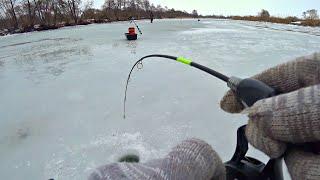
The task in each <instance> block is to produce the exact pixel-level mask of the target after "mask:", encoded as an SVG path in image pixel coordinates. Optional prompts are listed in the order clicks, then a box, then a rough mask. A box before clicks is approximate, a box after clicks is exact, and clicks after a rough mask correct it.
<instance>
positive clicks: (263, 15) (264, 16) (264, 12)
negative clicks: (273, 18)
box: [258, 9, 270, 20]
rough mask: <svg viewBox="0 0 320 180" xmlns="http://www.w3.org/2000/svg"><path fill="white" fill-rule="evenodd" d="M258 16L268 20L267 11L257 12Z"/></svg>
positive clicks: (268, 14)
mask: <svg viewBox="0 0 320 180" xmlns="http://www.w3.org/2000/svg"><path fill="white" fill-rule="evenodd" d="M258 16H259V17H260V18H261V19H263V20H267V19H269V18H270V13H269V11H267V10H265V9H262V10H261V12H259V15H258Z"/></svg>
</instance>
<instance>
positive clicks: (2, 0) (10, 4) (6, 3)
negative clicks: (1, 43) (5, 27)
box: [0, 0, 19, 29]
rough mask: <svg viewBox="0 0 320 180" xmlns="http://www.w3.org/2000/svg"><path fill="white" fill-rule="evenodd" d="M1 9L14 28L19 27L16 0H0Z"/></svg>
mask: <svg viewBox="0 0 320 180" xmlns="http://www.w3.org/2000/svg"><path fill="white" fill-rule="evenodd" d="M0 6H1V9H3V10H4V11H5V14H6V15H7V17H8V19H11V20H12V22H11V24H12V25H13V28H14V29H17V28H18V27H19V24H18V18H17V14H16V10H15V8H16V0H0Z"/></svg>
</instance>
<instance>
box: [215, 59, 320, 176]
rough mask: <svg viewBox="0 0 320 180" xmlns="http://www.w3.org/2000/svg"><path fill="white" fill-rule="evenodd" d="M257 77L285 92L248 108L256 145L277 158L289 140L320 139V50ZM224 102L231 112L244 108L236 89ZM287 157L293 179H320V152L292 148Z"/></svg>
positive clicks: (249, 131)
mask: <svg viewBox="0 0 320 180" xmlns="http://www.w3.org/2000/svg"><path fill="white" fill-rule="evenodd" d="M253 78H255V79H258V80H260V81H262V82H264V83H266V84H267V85H269V86H270V87H272V88H275V89H276V90H277V91H279V92H281V95H279V96H275V97H271V98H268V99H264V100H260V101H258V102H256V103H255V104H254V105H253V106H252V107H251V108H249V109H248V110H246V112H249V122H248V125H247V128H246V136H247V138H248V141H249V142H250V143H251V144H252V145H253V146H254V147H256V148H258V149H259V150H261V151H263V152H264V153H266V154H267V155H268V156H270V157H271V158H276V157H280V156H281V155H283V154H284V153H285V151H286V150H287V144H288V143H291V144H298V143H307V142H317V141H320V53H317V54H313V55H311V56H307V57H301V58H298V59H296V60H294V61H291V62H288V63H285V64H281V65H278V66H276V67H274V68H271V69H268V70H266V71H264V72H262V73H260V74H258V75H256V76H254V77H253ZM220 105H221V108H222V109H223V110H225V111H227V112H230V113H238V112H241V111H242V110H243V106H242V104H241V103H240V102H238V100H237V99H236V97H235V95H234V93H233V92H232V91H228V92H227V93H226V95H225V96H224V97H223V99H222V101H221V104H220ZM285 161H286V164H287V167H288V170H289V172H290V174H291V176H292V179H320V155H316V154H313V153H307V152H304V151H303V150H301V149H289V150H288V151H287V152H286V153H285Z"/></svg>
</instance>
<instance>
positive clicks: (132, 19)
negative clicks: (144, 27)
mask: <svg viewBox="0 0 320 180" xmlns="http://www.w3.org/2000/svg"><path fill="white" fill-rule="evenodd" d="M130 22H133V23H134V25H135V26H136V27H137V29H138V31H139V33H140V34H141V35H142V32H141V30H140V28H139V26H138V25H137V24H136V22H135V21H134V18H133V17H132V18H131V21H130Z"/></svg>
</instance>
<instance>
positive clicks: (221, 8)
mask: <svg viewBox="0 0 320 180" xmlns="http://www.w3.org/2000/svg"><path fill="white" fill-rule="evenodd" d="M94 1H95V7H101V5H102V4H103V2H104V0H94ZM150 2H151V3H154V4H155V5H157V4H161V6H168V7H169V8H175V9H179V10H186V11H188V12H191V11H192V10H193V9H196V10H198V13H199V14H203V15H211V14H216V15H220V14H223V15H256V14H257V13H258V12H259V11H260V10H261V9H267V10H268V11H269V12H270V14H271V15H273V16H299V17H300V16H301V15H302V12H303V11H305V10H307V9H317V10H320V0H150Z"/></svg>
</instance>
